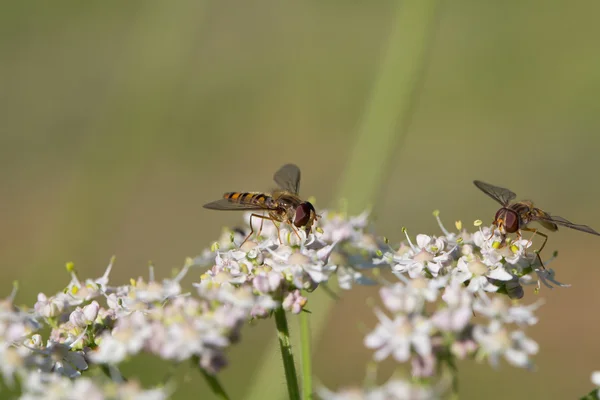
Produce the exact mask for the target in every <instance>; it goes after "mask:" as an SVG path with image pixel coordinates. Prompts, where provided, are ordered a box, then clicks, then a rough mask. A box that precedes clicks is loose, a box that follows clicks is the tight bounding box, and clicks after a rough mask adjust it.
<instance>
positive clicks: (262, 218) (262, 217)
mask: <svg viewBox="0 0 600 400" xmlns="http://www.w3.org/2000/svg"><path fill="white" fill-rule="evenodd" d="M252 217H256V218H260V219H261V223H260V229H261V230H262V223H263V221H264V220H265V219H269V220H271V221H272V220H273V218H271V217H265V216H264V215H260V214H255V213H252V214H250V233H249V234H248V236H246V239H244V241H243V242H242V244H240V247H242V246H243V245H244V243H246V241H247V240H248V239H249V238H250V236H252V234H253V233H254V227H253V226H252ZM277 230H278V231H279V228H278V229H277ZM259 234H260V231H259Z"/></svg>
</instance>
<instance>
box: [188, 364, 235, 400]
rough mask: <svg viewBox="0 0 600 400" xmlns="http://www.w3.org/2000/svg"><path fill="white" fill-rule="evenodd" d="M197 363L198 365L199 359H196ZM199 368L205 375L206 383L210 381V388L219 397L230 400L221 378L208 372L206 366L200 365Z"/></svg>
mask: <svg viewBox="0 0 600 400" xmlns="http://www.w3.org/2000/svg"><path fill="white" fill-rule="evenodd" d="M195 363H196V365H198V360H197V359H196V360H195ZM198 369H199V370H200V373H201V374H202V376H203V377H204V380H205V381H206V383H208V386H210V389H211V390H212V392H213V393H214V395H215V396H217V398H218V399H222V400H229V396H228V395H227V393H226V392H225V389H224V388H223V386H222V385H221V382H220V381H219V379H218V378H217V377H216V376H215V375H211V374H209V373H208V372H206V371H205V370H204V368H201V367H198Z"/></svg>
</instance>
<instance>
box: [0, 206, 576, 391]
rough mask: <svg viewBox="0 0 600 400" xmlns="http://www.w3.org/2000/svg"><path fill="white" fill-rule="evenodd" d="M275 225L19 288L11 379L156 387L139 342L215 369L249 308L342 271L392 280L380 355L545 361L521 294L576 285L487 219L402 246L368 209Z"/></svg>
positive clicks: (349, 277)
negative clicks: (133, 268) (134, 379)
mask: <svg viewBox="0 0 600 400" xmlns="http://www.w3.org/2000/svg"><path fill="white" fill-rule="evenodd" d="M436 218H437V219H438V221H439V216H438V215H437V214H436ZM247 220H248V216H247V217H246V221H247ZM268 225H269V224H265V226H264V227H263V229H262V230H261V235H260V236H258V237H257V236H253V237H250V238H249V240H247V241H246V242H245V243H244V244H243V246H241V247H239V246H237V245H236V243H241V242H242V241H243V240H244V238H245V237H246V236H247V235H248V233H249V232H250V229H249V227H248V226H244V227H242V228H239V229H236V230H233V231H226V232H225V233H224V234H223V235H222V236H221V237H220V238H219V240H218V241H217V242H215V243H214V244H213V245H212V246H211V248H210V249H207V250H205V251H204V252H203V253H202V254H201V256H199V257H197V258H196V259H194V260H191V259H189V260H187V261H186V263H185V264H184V266H183V268H182V269H181V271H180V272H179V273H178V274H177V275H176V276H173V277H170V278H167V279H162V280H159V279H156V278H155V277H154V268H153V267H151V268H150V273H149V276H148V278H141V277H140V278H137V279H132V280H130V281H129V282H126V283H125V284H122V285H114V284H112V282H111V281H110V273H111V271H112V269H113V265H114V261H115V260H114V258H113V259H111V261H110V263H109V265H108V267H107V268H106V271H105V272H104V274H103V275H102V276H101V277H99V278H96V279H87V280H82V279H80V278H79V276H78V274H77V272H76V270H75V268H74V265H73V264H71V263H70V264H68V265H67V270H68V272H69V274H70V281H69V282H68V284H67V286H66V287H65V289H64V290H62V291H60V292H59V293H56V294H54V295H48V294H44V293H40V294H39V295H38V297H37V301H36V302H35V304H34V306H33V308H32V309H30V310H29V309H19V308H17V307H15V306H14V305H13V303H12V300H13V298H14V296H11V297H9V298H8V299H7V300H5V301H4V302H0V357H1V360H0V361H2V362H1V363H0V370H1V373H2V376H3V380H4V382H6V383H7V384H8V385H11V384H12V383H13V382H15V381H17V380H18V381H19V382H25V387H24V391H25V392H26V393H28V395H29V396H30V397H28V398H37V397H35V396H37V395H38V394H39V393H43V392H44V391H45V390H63V389H64V390H71V389H73V387H74V385H76V384H77V385H79V386H78V388H80V387H89V388H90V390H91V391H93V390H96V391H99V392H102V391H103V390H108V389H107V388H108V386H106V385H104V383H99V382H97V381H96V380H92V378H90V377H91V376H92V375H91V374H90V371H93V370H94V369H97V368H103V369H106V368H108V370H110V371H112V372H111V374H110V375H111V377H112V380H113V381H115V382H117V383H118V384H119V385H120V386H118V387H117V388H115V387H113V388H112V389H111V390H113V391H114V390H117V392H118V391H119V390H123V393H128V392H127V391H128V390H138V389H139V391H140V392H143V391H144V390H143V389H141V388H139V387H137V386H136V388H134V389H131V386H130V385H129V384H124V383H123V382H120V381H119V379H118V377H119V376H120V372H119V369H118V366H119V364H120V363H122V362H124V361H126V360H128V359H130V358H132V357H135V356H137V355H138V354H140V353H148V354H152V355H154V356H156V357H159V358H161V359H163V360H165V361H167V362H170V363H171V362H175V363H180V362H183V361H186V360H187V361H192V362H194V363H195V364H196V365H197V366H198V367H200V368H201V369H202V370H203V371H205V372H206V373H207V374H209V375H215V374H218V373H219V371H221V370H222V369H223V368H224V367H225V366H226V365H227V351H228V349H229V348H230V347H231V346H232V345H234V344H236V343H238V342H239V341H240V340H241V339H242V328H243V327H244V326H245V325H247V323H248V322H249V321H252V320H254V321H257V320H261V319H266V318H270V317H271V315H272V314H273V312H274V311H276V310H277V311H280V310H285V311H288V312H289V313H291V314H299V313H301V312H306V311H308V309H309V307H310V297H311V292H313V291H315V290H318V289H319V288H320V287H321V286H322V285H325V284H330V283H331V281H332V278H334V277H335V278H336V281H337V282H338V284H339V287H340V288H341V289H344V290H350V289H351V288H352V287H354V286H355V285H364V284H367V285H374V284H379V285H381V287H380V296H381V301H382V306H381V307H377V308H375V310H374V312H375V314H376V316H377V320H378V324H377V325H376V326H375V327H374V328H373V329H372V330H371V331H370V332H369V333H368V334H367V335H366V337H365V340H364V344H365V346H366V347H368V348H369V349H372V350H373V351H374V359H375V360H376V361H377V362H379V361H382V360H384V359H388V358H391V359H393V360H394V361H395V362H397V363H406V364H408V365H409V366H410V370H411V372H412V375H413V376H414V377H418V378H423V379H429V378H433V377H435V376H436V374H437V373H438V372H437V371H439V370H440V369H443V368H444V367H446V368H450V369H452V368H453V366H454V362H455V360H456V359H466V358H473V359H475V360H478V361H487V362H488V363H489V364H491V365H493V366H495V365H497V364H498V362H499V360H501V359H504V360H506V361H507V362H509V363H510V364H512V365H514V366H518V367H524V368H532V367H533V362H532V359H531V357H532V356H533V355H534V354H536V353H537V351H538V348H537V344H536V343H535V342H534V341H533V340H532V339H530V338H529V337H527V336H526V334H525V330H526V328H527V327H528V326H531V325H533V324H535V323H537V318H536V317H535V311H536V309H537V308H538V307H539V305H540V303H539V302H536V303H533V304H530V305H520V304H514V303H513V302H512V301H511V299H519V298H522V297H524V295H525V293H526V290H525V287H526V286H527V285H530V284H532V283H533V284H535V283H537V285H538V286H537V288H538V289H539V288H540V287H541V284H544V285H546V286H551V284H553V285H556V286H565V285H562V284H560V283H558V282H556V280H555V279H554V272H553V271H552V270H547V269H543V267H542V266H541V265H540V264H539V263H538V258H537V257H536V255H535V254H534V253H533V252H532V251H531V249H530V248H531V243H529V242H527V241H524V240H515V241H510V240H509V241H507V242H506V245H504V246H499V245H498V244H497V243H498V242H499V241H498V237H497V236H496V234H495V233H494V232H493V231H492V230H490V229H489V228H487V227H481V226H478V227H477V228H476V229H475V230H474V232H467V231H466V230H465V229H462V226H460V224H457V230H456V231H455V232H449V231H448V230H446V228H445V227H444V226H443V225H442V224H441V222H440V229H441V234H440V235H425V234H419V235H416V236H415V237H411V236H409V235H408V232H407V231H406V230H404V234H405V236H406V240H405V241H403V242H401V243H399V244H398V245H396V246H394V247H392V246H390V245H389V244H387V241H385V240H383V239H378V237H377V235H376V234H374V233H373V230H372V227H371V225H370V224H369V220H368V213H363V214H361V215H358V216H350V217H349V216H347V215H346V214H344V213H335V212H323V213H322V218H319V219H318V220H317V221H316V223H315V225H316V226H315V227H314V228H315V229H314V230H313V232H312V233H310V234H309V235H307V234H306V232H305V231H303V230H300V231H298V232H297V233H298V235H296V233H294V232H293V231H292V228H290V227H288V226H286V225H285V224H282V225H281V226H280V227H279V229H275V228H273V227H271V228H269V226H268ZM546 265H548V261H546ZM198 268H202V270H201V272H200V274H199V276H200V279H199V280H198V281H196V282H193V283H192V285H191V286H190V287H189V288H188V289H184V287H183V286H184V285H183V284H182V281H183V279H184V277H186V276H187V275H188V273H189V272H190V271H191V270H194V271H196V270H197V269H198ZM386 270H387V271H388V272H389V273H388V274H385V271H386ZM375 272H377V273H375ZM196 276H198V275H196ZM384 277H385V278H384ZM536 290H537V289H536ZM43 327H47V328H49V329H47V330H44V329H42V328H43ZM48 331H49V333H47V332H48ZM115 377H116V378H115ZM69 379H73V381H69ZM61 388H62V389H61ZM430 389H431V388H427V387H421V386H418V385H417V386H413V385H409V384H407V383H406V382H404V381H402V380H392V381H390V382H389V383H388V384H386V385H384V386H382V387H380V388H372V389H369V390H367V391H364V392H363V394H364V396H365V398H380V397H377V396H379V395H384V398H395V397H393V396H392V397H385V394H386V393H391V392H390V391H394V393H407V396H409V395H410V396H409V397H405V398H432V397H427V396H430V395H432V393H433V392H431V391H430ZM73 390H74V389H73ZM152 390H154V389H151V391H150V392H148V393H153V394H155V395H156V396H158V397H156V398H162V397H160V396H162V395H163V394H164V393H167V391H161V390H159V391H158V392H153V391H152ZM435 393H439V390H438V389H436V390H435ZM338 395H340V394H339V393H338V394H335V393H334V392H323V397H325V398H345V397H343V396H342V397H336V396H338ZM436 395H437V394H436ZM66 398H67V397H66ZM117 398H118V397H117Z"/></svg>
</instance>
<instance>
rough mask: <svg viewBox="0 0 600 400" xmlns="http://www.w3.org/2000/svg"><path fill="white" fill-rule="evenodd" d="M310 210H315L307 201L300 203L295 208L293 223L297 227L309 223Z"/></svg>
mask: <svg viewBox="0 0 600 400" xmlns="http://www.w3.org/2000/svg"><path fill="white" fill-rule="evenodd" d="M311 212H313V213H314V212H315V208H314V207H313V206H312V204H310V203H309V202H305V203H302V204H300V205H299V206H298V207H297V208H296V216H295V217H294V225H295V226H296V227H298V228H300V227H302V226H305V225H306V224H308V223H309V221H310V217H311Z"/></svg>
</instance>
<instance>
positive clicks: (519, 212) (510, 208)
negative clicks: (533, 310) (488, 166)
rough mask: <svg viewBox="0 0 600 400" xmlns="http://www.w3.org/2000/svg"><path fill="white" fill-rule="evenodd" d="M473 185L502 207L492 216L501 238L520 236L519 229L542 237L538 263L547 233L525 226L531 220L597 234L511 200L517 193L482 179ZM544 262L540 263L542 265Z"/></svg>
mask: <svg viewBox="0 0 600 400" xmlns="http://www.w3.org/2000/svg"><path fill="white" fill-rule="evenodd" d="M473 183H474V184H475V186H477V187H478V188H479V189H481V191H483V192H484V193H485V194H487V195H488V196H490V197H491V198H493V199H494V200H496V201H497V202H498V203H500V205H502V208H501V209H499V210H498V212H496V216H495V217H494V222H493V224H494V226H496V228H497V229H498V230H499V231H500V234H501V235H502V238H503V239H504V238H505V237H506V234H508V233H516V234H517V236H518V237H519V238H520V237H521V231H522V230H523V231H529V232H533V234H534V235H535V234H538V235H540V236H542V237H543V238H544V243H542V245H541V246H540V248H539V250H537V254H538V260H539V261H540V264H542V260H541V258H540V256H539V253H540V252H541V251H542V249H543V248H544V246H545V245H546V242H547V241H548V235H546V234H545V233H542V232H540V231H539V230H537V229H536V228H529V227H526V225H527V224H529V223H530V222H533V221H537V222H539V223H540V224H541V225H542V226H543V227H544V228H546V229H548V230H549V231H552V232H555V231H557V230H558V225H562V226H566V227H567V228H571V229H576V230H578V231H582V232H587V233H591V234H593V235H599V236H600V233H598V232H596V231H595V230H594V229H592V228H590V227H589V226H587V225H579V224H574V223H572V222H571V221H568V220H566V219H564V218H562V217H559V216H557V215H550V214H549V213H547V212H546V211H543V210H541V209H539V208H537V207H534V206H533V203H532V202H531V201H528V200H522V201H518V202H513V200H514V199H515V198H516V197H517V195H516V194H515V193H514V192H512V191H510V190H508V189H505V188H502V187H498V186H494V185H490V184H489V183H485V182H482V181H473ZM543 265H544V264H542V267H543Z"/></svg>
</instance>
